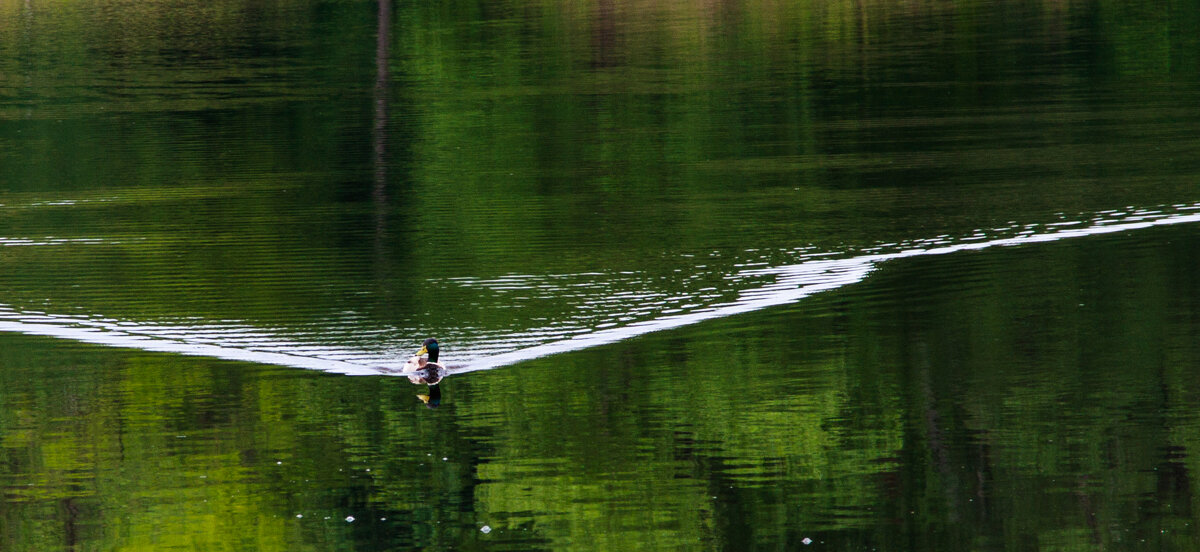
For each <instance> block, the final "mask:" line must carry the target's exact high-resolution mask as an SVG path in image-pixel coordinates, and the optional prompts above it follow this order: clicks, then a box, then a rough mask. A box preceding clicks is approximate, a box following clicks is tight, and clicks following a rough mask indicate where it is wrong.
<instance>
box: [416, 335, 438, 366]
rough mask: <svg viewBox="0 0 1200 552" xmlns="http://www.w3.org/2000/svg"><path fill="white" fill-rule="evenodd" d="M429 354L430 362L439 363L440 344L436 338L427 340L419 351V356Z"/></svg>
mask: <svg viewBox="0 0 1200 552" xmlns="http://www.w3.org/2000/svg"><path fill="white" fill-rule="evenodd" d="M426 353H429V362H437V359H438V342H437V340H436V339H434V338H432V337H431V338H429V339H426V340H425V342H424V343H422V344H421V350H419V351H417V356H421V355H423V354H426Z"/></svg>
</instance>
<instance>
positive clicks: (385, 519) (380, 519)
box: [379, 518, 387, 521]
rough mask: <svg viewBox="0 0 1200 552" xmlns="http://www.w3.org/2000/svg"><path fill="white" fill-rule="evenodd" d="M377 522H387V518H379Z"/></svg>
mask: <svg viewBox="0 0 1200 552" xmlns="http://www.w3.org/2000/svg"><path fill="white" fill-rule="evenodd" d="M379 521H387V518H379Z"/></svg>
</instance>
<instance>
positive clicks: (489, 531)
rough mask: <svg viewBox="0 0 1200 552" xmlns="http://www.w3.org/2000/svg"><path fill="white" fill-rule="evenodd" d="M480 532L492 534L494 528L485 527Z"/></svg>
mask: <svg viewBox="0 0 1200 552" xmlns="http://www.w3.org/2000/svg"><path fill="white" fill-rule="evenodd" d="M479 532H480V533H483V534H485V535H486V534H488V533H491V532H492V528H491V527H490V526H487V525H484V526H483V527H480V528H479Z"/></svg>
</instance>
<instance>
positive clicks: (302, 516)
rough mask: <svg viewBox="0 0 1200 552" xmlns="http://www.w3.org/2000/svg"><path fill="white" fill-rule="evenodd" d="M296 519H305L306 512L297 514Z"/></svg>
mask: <svg viewBox="0 0 1200 552" xmlns="http://www.w3.org/2000/svg"><path fill="white" fill-rule="evenodd" d="M296 519H304V514H296Z"/></svg>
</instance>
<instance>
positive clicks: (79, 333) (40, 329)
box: [0, 319, 383, 376]
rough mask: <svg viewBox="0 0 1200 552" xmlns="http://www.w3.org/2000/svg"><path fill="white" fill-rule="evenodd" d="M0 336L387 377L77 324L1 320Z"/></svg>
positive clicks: (357, 367)
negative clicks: (11, 335)
mask: <svg viewBox="0 0 1200 552" xmlns="http://www.w3.org/2000/svg"><path fill="white" fill-rule="evenodd" d="M69 321H70V319H64V322H69ZM0 332H15V333H22V334H26V335H39V336H44V337H57V338H59V339H70V340H72V341H81V342H84V343H93V344H96V345H108V346H110V347H122V348H127V349H140V350H143V351H152V352H156V353H175V354H180V355H190V356H203V357H212V358H220V359H224V360H240V361H244V362H256V363H259V364H274V365H277V366H288V367H292V368H306V369H309V370H321V371H324V372H336V373H339V374H345V375H347V376H378V375H380V374H381V373H383V372H382V371H381V369H379V368H373V367H370V366H364V365H362V364H355V363H351V362H342V361H339V360H329V359H323V358H317V357H308V356H300V355H289V354H286V353H271V352H266V351H254V350H250V349H238V348H236V347H222V346H220V345H208V344H204V343H188V342H186V341H181V340H177V339H164V338H160V337H152V336H147V335H139V334H136V333H129V332H125V331H121V330H111V329H104V328H96V327H84V326H78V325H75V324H55V323H43V322H22V321H14V320H0Z"/></svg>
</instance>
